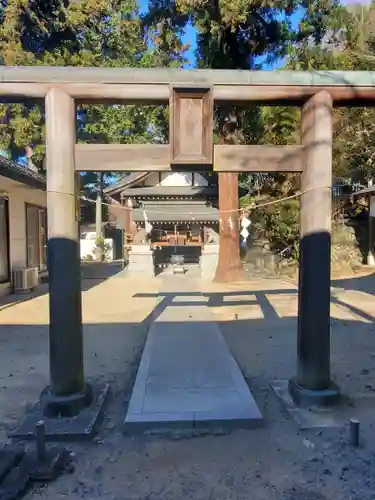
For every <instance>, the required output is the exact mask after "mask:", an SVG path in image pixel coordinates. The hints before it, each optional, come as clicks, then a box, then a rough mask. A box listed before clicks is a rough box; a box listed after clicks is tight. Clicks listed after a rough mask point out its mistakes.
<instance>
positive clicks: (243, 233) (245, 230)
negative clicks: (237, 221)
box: [240, 227, 250, 241]
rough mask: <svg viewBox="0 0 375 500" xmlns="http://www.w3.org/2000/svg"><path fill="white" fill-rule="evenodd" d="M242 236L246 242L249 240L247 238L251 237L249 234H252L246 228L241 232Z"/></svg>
mask: <svg viewBox="0 0 375 500" xmlns="http://www.w3.org/2000/svg"><path fill="white" fill-rule="evenodd" d="M240 234H241V236H242V238H243V240H244V241H246V240H247V238H248V237H249V234H250V233H249V231H248V230H247V229H246V228H245V227H244V228H243V229H242V231H241V233H240Z"/></svg>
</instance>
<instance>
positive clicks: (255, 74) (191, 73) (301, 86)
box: [0, 66, 375, 105]
mask: <svg viewBox="0 0 375 500" xmlns="http://www.w3.org/2000/svg"><path fill="white" fill-rule="evenodd" d="M170 85H178V86H183V85H185V86H190V87H191V86H196V87H200V88H202V87H212V88H213V94H214V100H215V101H217V102H220V101H231V102H233V103H246V102H257V103H264V104H280V103H282V104H285V103H289V104H303V103H304V102H306V101H307V100H308V99H309V98H310V97H312V96H313V95H314V94H316V93H318V92H320V91H321V90H325V91H326V92H328V93H329V94H330V95H331V97H332V99H333V101H334V103H336V105H361V104H362V105H364V104H365V103H366V104H367V103H368V104H370V105H372V104H374V102H375V72H371V71H348V72H345V71H316V72H307V71H306V72H303V71H241V70H238V71H235V70H234V71H233V70H204V69H202V70H183V71H181V70H179V69H171V68H151V69H149V68H77V67H74V68H70V67H41V66H38V67H32V66H29V67H26V66H24V67H10V66H3V67H0V100H1V101H2V102H4V101H6V100H7V99H8V100H9V101H11V100H12V99H13V100H14V99H16V100H20V99H21V100H22V99H25V98H26V99H38V98H44V97H45V95H46V94H47V92H48V91H49V90H50V89H51V87H54V86H58V87H59V88H60V89H61V90H62V91H63V92H65V93H67V94H69V95H70V96H71V97H73V98H74V99H76V100H77V101H78V102H94V101H97V102H98V103H100V102H113V103H118V102H127V103H137V102H142V103H144V104H148V103H155V104H157V103H161V102H162V103H168V99H169V88H170Z"/></svg>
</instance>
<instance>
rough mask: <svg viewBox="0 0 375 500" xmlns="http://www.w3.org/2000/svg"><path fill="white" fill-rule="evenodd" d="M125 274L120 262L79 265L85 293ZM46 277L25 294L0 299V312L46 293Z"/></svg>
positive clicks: (15, 294) (82, 287)
mask: <svg viewBox="0 0 375 500" xmlns="http://www.w3.org/2000/svg"><path fill="white" fill-rule="evenodd" d="M125 273H126V269H124V267H123V264H122V262H121V261H116V262H108V263H106V262H100V263H97V262H91V263H86V262H85V263H81V290H82V292H86V291H88V290H90V289H91V288H93V287H95V286H97V285H100V284H101V283H103V281H106V280H107V279H109V278H112V277H114V276H116V275H118V276H121V277H123V276H124V275H125ZM48 291H49V289H48V275H46V276H43V278H42V282H41V284H40V285H39V286H38V287H36V288H35V289H34V290H31V291H30V292H26V293H12V294H11V295H8V296H5V297H2V298H1V299H0V311H2V310H3V309H6V308H7V307H11V306H13V305H15V304H18V303H19V302H23V301H25V300H32V299H34V298H36V297H41V296H42V295H45V294H46V293H48Z"/></svg>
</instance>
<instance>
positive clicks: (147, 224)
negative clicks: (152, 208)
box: [143, 210, 153, 234]
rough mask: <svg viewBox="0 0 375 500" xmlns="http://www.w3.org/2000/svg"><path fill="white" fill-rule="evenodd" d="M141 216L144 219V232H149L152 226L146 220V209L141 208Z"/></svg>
mask: <svg viewBox="0 0 375 500" xmlns="http://www.w3.org/2000/svg"><path fill="white" fill-rule="evenodd" d="M143 218H144V220H145V232H146V234H150V233H151V231H152V229H153V227H152V224H150V223H149V221H148V217H147V213H146V210H143Z"/></svg>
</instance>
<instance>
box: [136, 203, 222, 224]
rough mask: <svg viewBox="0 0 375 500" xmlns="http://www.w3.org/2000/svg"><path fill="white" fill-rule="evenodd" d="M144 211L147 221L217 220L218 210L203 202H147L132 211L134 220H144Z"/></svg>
mask: <svg viewBox="0 0 375 500" xmlns="http://www.w3.org/2000/svg"><path fill="white" fill-rule="evenodd" d="M144 211H145V212H146V215H147V218H148V220H149V222H151V223H152V222H217V221H218V220H219V218H220V213H219V210H218V209H217V208H215V207H211V206H207V205H205V204H204V203H195V204H194V203H191V204H189V203H181V202H180V203H179V202H176V203H163V204H157V203H155V204H154V203H147V204H145V206H144V208H135V209H134V210H133V211H132V218H133V221H134V222H143V221H144Z"/></svg>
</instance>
